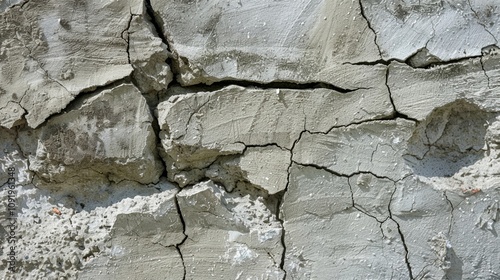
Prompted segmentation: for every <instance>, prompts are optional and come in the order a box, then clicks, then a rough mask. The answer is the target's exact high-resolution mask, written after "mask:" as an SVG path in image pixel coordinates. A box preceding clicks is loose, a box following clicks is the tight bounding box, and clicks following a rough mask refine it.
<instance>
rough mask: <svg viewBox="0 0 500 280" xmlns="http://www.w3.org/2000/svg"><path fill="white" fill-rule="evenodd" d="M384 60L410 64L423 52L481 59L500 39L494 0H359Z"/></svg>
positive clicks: (438, 55) (498, 21)
mask: <svg viewBox="0 0 500 280" xmlns="http://www.w3.org/2000/svg"><path fill="white" fill-rule="evenodd" d="M360 2H361V3H362V6H363V8H364V14H365V15H366V18H367V20H368V21H369V22H370V26H371V27H372V28H373V30H374V31H375V33H376V36H377V45H378V46H380V51H381V54H382V58H383V59H384V60H390V59H397V60H402V61H403V60H406V59H407V58H409V57H410V56H412V55H413V54H415V53H417V52H418V51H420V50H421V49H423V48H425V49H427V50H428V51H429V53H430V54H432V55H433V56H435V57H437V58H438V59H439V60H441V61H449V60H455V59H460V58H464V57H471V56H478V55H481V49H482V48H483V47H486V46H489V45H493V44H497V43H498V40H497V38H500V29H499V26H500V20H499V18H500V17H499V11H498V10H497V9H496V5H497V4H498V3H497V2H495V1H493V0H487V1H482V0H473V1H469V0H459V1H439V0H426V1H417V0H411V1H404V0H397V1H392V0H391V1H389V0H361V1H360Z"/></svg>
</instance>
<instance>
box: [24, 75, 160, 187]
mask: <svg viewBox="0 0 500 280" xmlns="http://www.w3.org/2000/svg"><path fill="white" fill-rule="evenodd" d="M152 120H153V119H152V116H151V114H150V111H149V107H148V106H147V104H146V100H145V98H144V97H143V96H142V95H141V94H140V92H139V91H138V90H137V88H136V87H135V86H133V85H130V84H122V85H119V86H116V87H114V88H111V89H107V90H103V91H101V92H98V93H94V94H89V95H85V96H82V97H81V98H80V99H78V100H77V101H75V102H74V103H73V106H72V110H69V111H68V112H65V113H63V114H60V115H58V116H55V117H52V118H51V119H50V120H49V121H47V122H46V123H45V124H44V125H43V126H41V127H40V128H38V129H36V130H34V131H32V130H30V129H25V130H23V131H22V132H21V134H20V138H21V139H24V140H21V141H20V142H21V145H22V149H23V152H25V153H27V154H29V162H30V165H29V168H30V170H32V171H34V172H35V173H36V174H37V175H38V176H39V177H40V178H42V179H43V180H45V181H47V182H48V183H56V184H57V183H59V184H62V183H66V182H71V183H79V182H80V183H81V182H85V183H88V182H92V181H94V180H99V178H101V179H107V180H111V181H115V182H118V181H121V180H133V181H137V182H140V183H143V184H148V183H153V182H157V181H158V178H159V176H160V175H161V173H162V170H163V167H162V163H161V162H160V159H159V158H158V155H157V154H156V142H155V133H154V131H153V127H152V125H151V122H152Z"/></svg>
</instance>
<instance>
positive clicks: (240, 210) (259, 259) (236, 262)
mask: <svg viewBox="0 0 500 280" xmlns="http://www.w3.org/2000/svg"><path fill="white" fill-rule="evenodd" d="M177 197H178V199H179V208H180V212H181V213H182V217H183V219H184V222H185V226H186V231H185V233H186V236H188V238H187V239H186V241H185V242H184V243H183V244H182V245H181V246H180V251H181V252H182V255H183V259H184V264H185V266H186V278H187V279H220V278H234V279H241V278H245V279H246V278H252V277H256V278H257V279H282V278H283V276H284V272H283V271H282V270H281V269H280V262H281V255H282V253H283V247H282V244H281V234H282V228H281V224H280V222H279V221H278V220H277V219H276V218H277V217H276V213H275V210H273V208H275V206H274V207H272V206H270V205H269V204H268V202H267V201H266V198H265V197H262V196H259V195H255V194H252V193H240V192H237V191H235V192H234V193H227V192H225V191H224V190H223V189H221V187H219V186H217V185H216V184H214V183H213V182H211V181H208V182H202V183H199V184H196V185H194V186H193V187H189V188H185V189H183V190H182V191H181V192H180V193H179V194H178V195H177ZM271 204H272V203H271Z"/></svg>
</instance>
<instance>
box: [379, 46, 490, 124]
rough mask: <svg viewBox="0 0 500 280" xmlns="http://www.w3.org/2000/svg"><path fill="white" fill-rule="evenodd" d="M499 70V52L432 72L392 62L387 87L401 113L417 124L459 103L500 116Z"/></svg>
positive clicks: (437, 67) (447, 65) (433, 69)
mask: <svg viewBox="0 0 500 280" xmlns="http://www.w3.org/2000/svg"><path fill="white" fill-rule="evenodd" d="M499 66H500V59H499V57H498V55H497V51H496V48H491V49H489V51H487V53H485V54H484V55H483V57H481V58H475V59H469V60H466V61H461V62H457V63H452V64H446V65H438V66H435V67H432V68H430V69H414V68H411V67H409V66H407V65H405V64H402V63H398V62H392V63H391V64H390V65H389V76H388V83H387V84H388V86H389V87H390V89H391V96H392V99H393V101H394V106H395V107H396V108H397V110H398V112H400V113H402V114H405V115H407V116H409V117H411V118H415V119H417V120H423V119H425V118H426V117H427V116H428V115H429V114H430V113H431V112H432V111H433V110H434V109H435V108H438V107H442V106H444V105H446V104H448V103H452V102H454V101H457V100H465V101H468V102H470V103H473V104H476V105H478V106H479V107H481V108H482V109H484V110H486V111H489V112H498V111H499V110H498V108H499V106H500V99H499V98H498V95H499V92H500V91H499V88H500V87H499V85H500V84H499V83H498V80H499V77H500V67H499ZM401 81H403V82H401Z"/></svg>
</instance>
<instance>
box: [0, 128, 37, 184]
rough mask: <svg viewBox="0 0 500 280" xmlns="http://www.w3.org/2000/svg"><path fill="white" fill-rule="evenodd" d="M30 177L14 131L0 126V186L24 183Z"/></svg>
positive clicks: (28, 180)
mask: <svg viewBox="0 0 500 280" xmlns="http://www.w3.org/2000/svg"><path fill="white" fill-rule="evenodd" d="M32 178H33V176H32V174H31V172H30V171H29V170H28V160H27V158H26V157H25V156H24V154H23V153H22V151H21V148H20V147H19V145H18V143H17V133H16V131H15V130H9V129H5V128H3V127H0V186H4V184H6V183H9V184H10V185H11V186H15V185H18V184H22V185H24V184H28V183H30V182H31V180H32Z"/></svg>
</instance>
